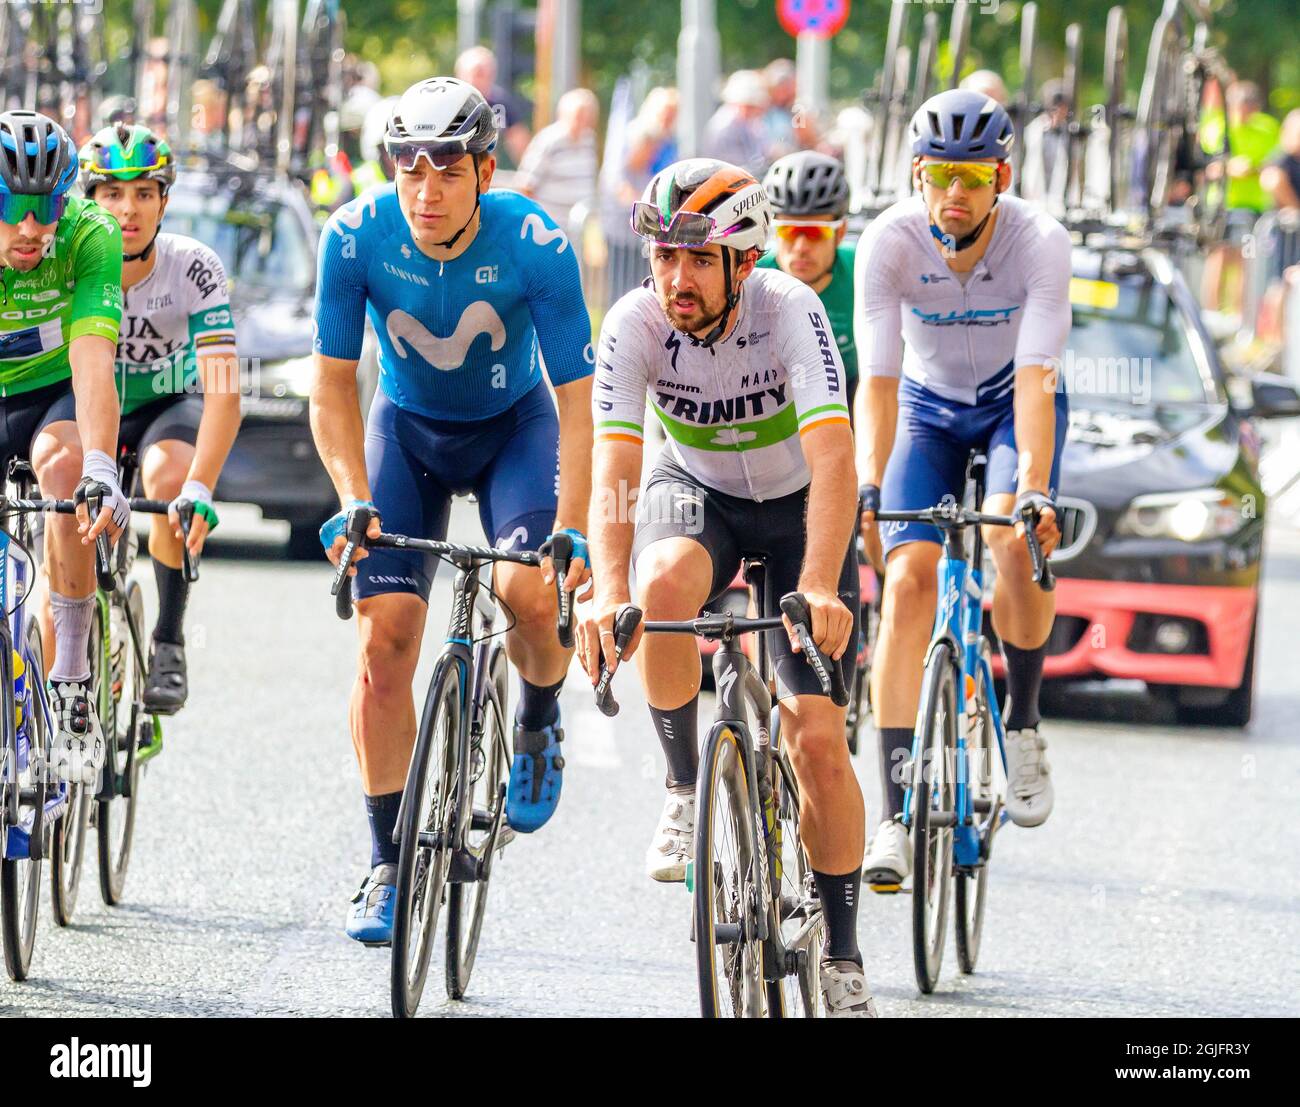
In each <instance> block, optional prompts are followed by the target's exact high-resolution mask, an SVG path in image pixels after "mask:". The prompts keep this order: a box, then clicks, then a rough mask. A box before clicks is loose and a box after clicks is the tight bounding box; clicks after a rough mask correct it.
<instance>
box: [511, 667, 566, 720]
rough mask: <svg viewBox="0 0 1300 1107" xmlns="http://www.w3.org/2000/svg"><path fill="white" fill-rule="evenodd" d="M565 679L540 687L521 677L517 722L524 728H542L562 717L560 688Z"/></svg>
mask: <svg viewBox="0 0 1300 1107" xmlns="http://www.w3.org/2000/svg"><path fill="white" fill-rule="evenodd" d="M563 687H564V681H562V680H561V681H559V682H558V683H556V684H548V685H546V686H545V687H541V688H539V687H538V686H537V685H536V684H529V683H528V681H526V680H524V678H523V677H520V678H519V706H518V708H516V709H515V722H516V723H518V724H519V725H520V726H521V727H523V728H524V730H541V729H542V728H543V727H547V726H550V725H551V724H552V723H553V722H555V720H556V719H558V718H559V717H560V703H559V699H560V689H561V688H563Z"/></svg>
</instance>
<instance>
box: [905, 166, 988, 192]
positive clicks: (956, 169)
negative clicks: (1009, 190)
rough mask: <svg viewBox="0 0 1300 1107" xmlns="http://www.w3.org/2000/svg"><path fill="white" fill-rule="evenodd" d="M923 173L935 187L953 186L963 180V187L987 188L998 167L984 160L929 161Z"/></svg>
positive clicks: (922, 169)
mask: <svg viewBox="0 0 1300 1107" xmlns="http://www.w3.org/2000/svg"><path fill="white" fill-rule="evenodd" d="M921 175H922V176H923V177H924V178H925V179H926V180H927V181H928V182H929V183H930V184H932V185H934V187H935V188H951V187H952V182H953V181H961V183H962V187H963V188H987V187H988V186H989V185H991V184H992V183H993V181H994V180H995V179H996V178H997V175H998V167H997V166H996V165H989V164H988V163H987V162H982V161H927V162H923V163H922V164H921Z"/></svg>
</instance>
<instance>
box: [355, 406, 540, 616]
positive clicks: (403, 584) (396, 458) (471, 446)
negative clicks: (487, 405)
mask: <svg viewBox="0 0 1300 1107" xmlns="http://www.w3.org/2000/svg"><path fill="white" fill-rule="evenodd" d="M366 471H367V473H368V474H369V477H370V490H371V493H372V495H373V497H374V501H375V506H376V507H377V508H378V509H379V517H380V519H381V520H382V521H383V526H384V530H385V531H387V532H388V533H390V534H407V535H410V536H411V537H413V538H433V539H443V538H446V537H447V519H448V516H449V515H450V512H451V499H452V496H453V495H464V494H466V493H468V492H473V493H474V494H475V495H476V496H477V497H478V511H479V518H480V519H481V520H482V523H483V533H484V534H486V535H487V536H488V539H489V540H490V541H491V542H492V544H493V545H496V546H503V547H506V548H513V549H519V550H524V549H528V550H535V549H537V547H538V546H540V545H541V544H542V543H543V542H545V541H546V537H547V535H549V534H550V532H551V528H552V526H553V525H554V523H555V510H556V505H557V491H558V488H559V480H560V424H559V419H558V418H557V416H556V413H555V404H554V402H553V401H552V400H551V396H550V393H549V392H548V391H547V389H546V385H545V384H544V383H538V385H537V386H536V387H535V388H533V389H532V390H531V391H529V392H527V393H526V394H525V395H524V396H523V397H522V398H521V399H520V400H519V401H518V402H517V403H516V404H515V405H514V406H513V407H511V408H509V409H507V410H506V411H504V412H502V413H501V414H500V415H497V416H494V417H493V418H491V419H484V420H482V421H479V422H472V423H464V422H454V421H451V420H441V419H428V418H426V417H424V416H423V415H416V414H414V413H412V412H409V411H404V410H403V409H402V408H399V407H397V405H396V404H394V403H393V402H392V400H390V399H389V398H388V397H387V396H386V395H384V393H383V391H382V390H380V391H377V392H376V393H375V399H374V403H373V404H372V405H371V408H370V417H369V419H368V420H367V423H366ZM437 560H438V559H437V558H436V557H434V556H433V555H432V554H422V553H417V552H415V551H411V550H371V551H370V555H369V556H368V557H366V558H364V559H363V560H362V561H360V562H359V563H358V564H357V576H356V580H355V582H354V594H355V595H356V598H357V599H365V598H366V597H367V596H378V595H381V594H383V593H387V592H409V593H412V594H414V595H417V596H419V597H420V598H421V599H423V600H425V601H427V600H428V598H429V588H430V586H431V585H432V583H433V576H434V571H435V570H436V568H437Z"/></svg>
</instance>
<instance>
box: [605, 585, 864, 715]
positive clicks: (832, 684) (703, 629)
mask: <svg viewBox="0 0 1300 1107" xmlns="http://www.w3.org/2000/svg"><path fill="white" fill-rule="evenodd" d="M781 611H782V612H783V613H784V615H785V617H786V618H787V619H789V620H790V623H791V625H792V626H793V627H794V632H795V636H796V637H797V638H798V640H799V648H800V651H801V652H802V653H803V655H804V660H805V661H806V662H807V663H808V664H809V665H810V666H811V667H812V669H813V671H814V672H815V673H816V674H817V680H818V682H819V683H820V684H821V686H822V691H823V692H824V693H825V694H826V695H828V696H830V698H831V701H832V702H833V703H834V704H835V705H836V706H837V707H844V706H846V705H847V704H848V702H849V693H848V690H847V688H846V687H845V684H844V673H843V672H842V671H841V669H840V666H839V663H838V662H835V661H832V660H830V659H829V658H827V657H825V655H824V654H822V652H821V651H820V650H818V649H817V645H816V643H815V642H814V641H813V637H812V632H811V631H810V630H809V624H810V623H811V622H812V613H811V611H810V610H809V608H808V601H807V600H806V599H805V598H804V596H803V595H802V594H801V593H799V592H787V593H786V594H785V595H784V596H782V597H781ZM643 615H644V612H643V611H642V610H641V609H640V608H639V607H637V606H636V605H635V604H626V605H625V606H624V607H623V608H621V609H620V610H619V613H618V616H617V617H616V618H615V620H614V657H615V659H616V660H620V661H621V660H622V658H623V652H624V651H625V650H626V649H627V647H628V643H630V642H631V641H632V636H633V635H634V634H635V633H636V628H637V627H638V626H639V625H641V620H642V616H643ZM784 627H785V620H784V619H781V618H779V617H769V618H765V619H737V618H736V617H735V616H734V615H731V614H724V615H702V616H700V617H699V618H698V619H687V620H685V621H682V622H657V621H656V622H648V623H646V624H645V632H646V633H647V634H697V635H700V636H702V637H705V638H724V637H725V638H730V637H733V636H734V635H736V634H746V633H749V632H751V631H765V630H780V629H783V628H784ZM613 679H614V673H613V672H612V671H611V670H610V668H609V666H608V665H606V664H605V658H604V655H603V653H602V655H601V662H600V679H599V681H598V682H597V683H596V689H595V693H596V707H597V708H598V709H599V710H600V712H601V714H603V715H606V716H609V717H610V718H613V717H614V716H615V715H617V714H618V713H619V704H618V701H616V700H615V699H614V695H613V692H612V691H611V690H610V685H611V682H612V681H613Z"/></svg>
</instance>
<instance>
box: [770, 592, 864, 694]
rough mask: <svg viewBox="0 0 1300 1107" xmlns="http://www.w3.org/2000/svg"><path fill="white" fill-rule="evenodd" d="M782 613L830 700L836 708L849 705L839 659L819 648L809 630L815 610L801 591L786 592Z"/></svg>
mask: <svg viewBox="0 0 1300 1107" xmlns="http://www.w3.org/2000/svg"><path fill="white" fill-rule="evenodd" d="M781 613H782V614H783V615H784V616H785V617H786V618H787V619H789V620H790V625H791V626H792V627H794V633H795V637H796V638H798V639H799V648H800V649H801V650H802V651H803V655H804V660H805V661H806V662H807V663H808V664H809V665H811V666H812V669H813V672H815V673H816V674H817V680H818V683H820V684H821V686H822V691H823V692H825V693H826V695H828V696H830V698H831V702H832V703H833V704H835V706H836V707H847V706H848V702H849V693H848V689H847V688H846V687H845V686H844V673H843V671H842V670H841V668H840V665H839V662H837V661H835V660H833V659H832V658H829V657H827V656H825V655H824V654H823V653H822V652H821V650H819V649H818V648H817V643H816V642H814V641H813V636H812V632H811V631H810V630H809V629H808V627H809V625H810V624H811V623H812V611H811V610H810V609H809V607H808V600H807V599H806V598H805V597H804V596H803V594H802V593H799V592H787V593H786V594H785V595H784V596H782V597H781Z"/></svg>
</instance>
